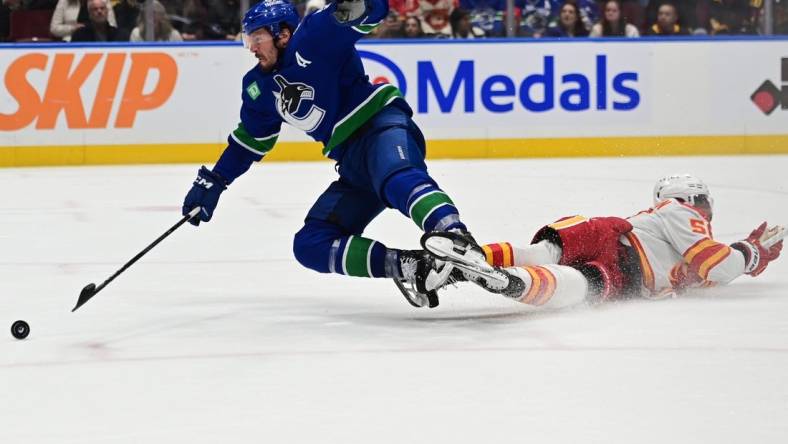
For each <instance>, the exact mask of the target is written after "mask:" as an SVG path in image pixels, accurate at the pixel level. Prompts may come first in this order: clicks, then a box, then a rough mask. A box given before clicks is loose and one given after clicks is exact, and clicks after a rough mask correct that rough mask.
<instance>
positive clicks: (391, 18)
mask: <svg viewBox="0 0 788 444" xmlns="http://www.w3.org/2000/svg"><path fill="white" fill-rule="evenodd" d="M402 28H403V24H402V20H400V17H399V12H397V11H396V10H395V9H390V10H389V14H388V15H387V16H386V18H385V19H383V23H381V24H380V26H378V28H377V29H376V30H375V35H374V37H375V38H379V39H401V38H403V37H404V36H405V34H404V32H403V29H402Z"/></svg>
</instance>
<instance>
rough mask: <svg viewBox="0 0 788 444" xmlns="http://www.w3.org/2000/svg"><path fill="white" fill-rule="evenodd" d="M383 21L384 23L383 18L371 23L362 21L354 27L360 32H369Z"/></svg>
mask: <svg viewBox="0 0 788 444" xmlns="http://www.w3.org/2000/svg"><path fill="white" fill-rule="evenodd" d="M381 23H383V20H381V21H379V22H377V23H370V24H366V23H362V24H360V25H358V26H354V27H353V29H354V30H355V31H356V32H360V33H362V34H369V33H370V32H372V30H373V29H375V28H377V27H378V25H380V24H381Z"/></svg>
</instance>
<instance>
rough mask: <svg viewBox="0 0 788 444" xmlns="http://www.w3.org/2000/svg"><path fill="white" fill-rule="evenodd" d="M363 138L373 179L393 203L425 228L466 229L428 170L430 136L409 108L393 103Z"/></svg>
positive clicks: (384, 198)
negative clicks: (426, 144)
mask: <svg viewBox="0 0 788 444" xmlns="http://www.w3.org/2000/svg"><path fill="white" fill-rule="evenodd" d="M360 143H361V144H362V145H363V147H364V152H365V157H364V158H363V160H362V161H363V163H364V164H363V165H359V167H363V168H364V169H365V170H366V171H367V173H368V175H369V180H370V185H371V186H372V189H373V190H374V191H375V193H376V194H377V195H378V196H379V197H380V199H381V200H382V201H383V202H385V203H386V205H387V206H389V207H391V208H395V209H397V210H398V211H399V212H400V213H402V214H403V215H405V216H407V217H408V218H410V219H411V220H413V222H414V223H415V224H416V225H417V226H418V227H419V228H420V229H422V230H423V231H426V232H429V231H448V230H454V229H456V230H462V231H465V230H466V226H465V224H463V223H462V221H461V220H460V214H459V211H458V210H457V207H456V206H455V205H454V202H453V201H452V199H451V198H450V197H449V195H448V194H447V193H446V192H445V191H444V190H443V189H441V188H440V186H439V185H438V183H437V182H436V181H435V180H434V179H433V178H432V177H431V176H430V175H429V173H428V172H427V165H426V164H425V162H424V156H425V152H426V148H425V142H424V136H423V135H422V133H421V131H420V130H419V129H418V127H417V126H416V125H415V123H413V121H412V120H411V119H410V117H409V116H408V114H407V113H405V112H404V111H402V110H401V109H400V108H398V107H396V106H389V107H387V108H385V109H384V110H382V111H381V112H380V113H379V114H378V115H376V116H375V117H373V119H372V120H371V122H370V129H369V130H368V131H367V132H366V134H365V135H364V137H363V140H361V141H360Z"/></svg>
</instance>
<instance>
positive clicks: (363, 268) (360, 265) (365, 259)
mask: <svg viewBox="0 0 788 444" xmlns="http://www.w3.org/2000/svg"><path fill="white" fill-rule="evenodd" d="M373 245H375V241H373V240H372V239H367V238H363V237H357V236H350V240H348V242H347V246H345V255H344V256H345V257H344V260H343V264H342V268H344V269H345V274H346V275H348V276H361V277H372V270H370V265H369V257H370V254H371V252H372V246H373Z"/></svg>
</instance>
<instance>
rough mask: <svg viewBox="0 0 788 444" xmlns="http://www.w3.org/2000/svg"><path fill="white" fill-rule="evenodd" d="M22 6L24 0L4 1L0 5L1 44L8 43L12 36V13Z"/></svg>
mask: <svg viewBox="0 0 788 444" xmlns="http://www.w3.org/2000/svg"><path fill="white" fill-rule="evenodd" d="M21 6H22V0H3V1H2V4H0V42H7V41H8V37H9V36H10V35H11V12H13V11H16V10H17V9H19V8H20V7H21Z"/></svg>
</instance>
